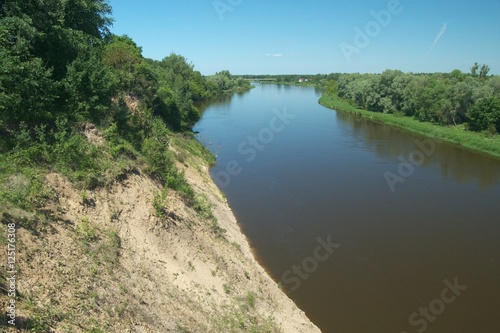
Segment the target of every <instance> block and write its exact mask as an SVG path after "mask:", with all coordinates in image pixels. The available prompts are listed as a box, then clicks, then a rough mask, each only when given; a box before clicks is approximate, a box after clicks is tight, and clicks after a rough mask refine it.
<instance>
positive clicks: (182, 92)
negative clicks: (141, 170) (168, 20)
mask: <svg viewBox="0 0 500 333" xmlns="http://www.w3.org/2000/svg"><path fill="white" fill-rule="evenodd" d="M110 15H111V7H110V6H109V5H108V2H107V1H106V0H78V1H67V0H3V1H2V2H0V154H1V157H2V159H1V160H0V208H3V207H2V203H3V202H5V200H6V201H7V202H10V203H14V204H15V205H18V204H21V203H22V202H30V201H33V202H42V201H43V200H38V199H36V200H35V199H33V200H31V199H29V198H30V197H31V196H33V195H32V192H31V190H33V191H34V192H33V193H37V195H34V197H37V198H38V195H42V194H43V191H41V190H40V187H39V186H34V185H33V184H42V183H43V181H42V179H43V172H46V171H47V170H53V171H56V172H61V173H63V174H64V175H66V176H68V177H69V178H70V179H71V180H73V181H74V182H76V183H77V184H80V186H82V187H83V188H93V187H96V186H102V185H104V184H105V182H106V179H107V178H106V177H108V179H112V177H113V175H115V176H116V174H119V173H120V172H122V171H120V170H122V169H123V168H125V169H126V168H134V167H135V166H134V165H137V163H135V162H132V161H135V160H139V161H142V162H145V163H146V164H147V168H146V171H147V172H148V173H149V174H150V175H151V176H153V177H156V178H157V179H159V180H160V181H161V182H163V183H164V184H165V185H166V186H167V187H170V188H174V189H177V190H179V191H180V192H181V193H183V194H184V195H185V197H186V199H188V200H191V201H192V200H193V199H194V198H193V192H192V190H191V189H190V187H189V186H188V185H187V183H186V182H185V180H184V178H183V176H182V174H180V173H179V172H178V171H177V169H176V167H175V159H174V157H173V155H172V152H171V150H170V149H169V148H168V147H169V144H170V143H171V142H172V141H173V140H176V138H182V139H179V140H182V141H183V142H184V141H185V139H184V138H187V137H190V138H191V139H193V138H192V136H191V135H190V134H189V133H184V132H189V130H190V128H191V126H192V125H193V124H194V123H195V122H196V121H197V120H198V119H199V118H200V111H199V110H198V109H197V108H196V107H195V103H196V102H198V101H202V100H205V99H207V98H210V97H214V96H218V95H221V94H226V93H233V92H241V91H246V90H248V89H250V84H249V82H248V81H245V80H242V79H238V78H235V77H233V76H232V75H231V74H230V73H229V72H228V71H222V72H220V73H217V74H215V75H214V76H211V77H204V76H202V75H201V73H200V72H198V71H196V70H195V69H194V67H193V65H192V64H190V63H188V62H187V60H186V59H185V58H184V57H182V56H179V55H176V54H171V55H169V56H167V57H165V58H164V59H163V60H161V61H155V60H150V59H146V58H144V57H143V55H142V49H141V48H140V47H139V46H138V45H137V44H136V43H135V42H134V41H133V40H132V39H130V38H129V37H127V36H116V35H113V34H111V33H110V30H109V28H110V26H111V23H112V18H111V16H110ZM93 131H94V132H96V131H97V133H101V134H100V135H101V136H102V139H99V138H97V141H101V142H100V143H99V142H98V143H96V142H92V140H96V138H94V139H92V138H90V137H89V133H91V132H93ZM182 133H184V134H182ZM102 141H104V142H105V143H104V144H103V143H102ZM134 163H135V164H134ZM140 163H141V162H139V164H140ZM12 175H17V176H16V177H18V178H19V177H21V178H22V179H26V182H25V183H23V185H22V186H20V187H18V186H14V185H12V184H11V183H10V181H9V179H10V178H11V176H12ZM32 185H33V186H32ZM30 193H31V194H30ZM42 196H43V195H42ZM15 198H17V199H15ZM40 205H41V204H36V205H31V206H30V207H31V209H35V210H36V209H37V208H39V207H40ZM24 208H28V207H24Z"/></svg>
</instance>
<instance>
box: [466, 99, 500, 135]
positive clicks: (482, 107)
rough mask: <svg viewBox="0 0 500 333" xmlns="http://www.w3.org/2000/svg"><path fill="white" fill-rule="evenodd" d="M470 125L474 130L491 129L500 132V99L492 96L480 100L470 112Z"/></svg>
mask: <svg viewBox="0 0 500 333" xmlns="http://www.w3.org/2000/svg"><path fill="white" fill-rule="evenodd" d="M468 116H469V127H470V129H471V130H473V131H484V130H490V131H492V132H496V133H500V99H499V98H497V97H491V98H487V99H484V100H481V101H479V102H478V103H477V104H476V105H475V106H474V107H473V108H472V109H471V110H470V111H469V112H468Z"/></svg>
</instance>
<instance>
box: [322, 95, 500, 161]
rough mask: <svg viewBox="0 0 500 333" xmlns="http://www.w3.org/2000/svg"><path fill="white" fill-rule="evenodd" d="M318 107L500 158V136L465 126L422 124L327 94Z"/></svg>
mask: <svg viewBox="0 0 500 333" xmlns="http://www.w3.org/2000/svg"><path fill="white" fill-rule="evenodd" d="M319 103H320V104H321V105H323V106H325V107H327V108H330V109H334V110H337V111H342V112H347V113H352V114H354V115H356V116H359V117H363V118H367V119H370V120H373V121H376V122H380V123H384V124H387V125H390V126H394V127H398V128H402V129H405V130H408V131H411V132H413V133H417V134H421V135H424V136H426V137H430V138H435V139H439V140H443V141H446V142H449V143H453V144H457V145H460V146H462V147H464V148H467V149H469V150H473V151H477V152H481V153H485V154H488V155H490V156H493V157H496V158H500V135H493V136H491V135H488V134H486V133H478V132H471V131H467V130H466V129H465V128H464V127H463V126H441V125H437V124H432V123H427V122H421V121H418V120H416V119H414V118H412V117H405V116H398V115H394V114H387V113H380V112H373V111H367V110H362V109H358V108H357V107H355V106H353V105H351V104H350V103H349V102H347V101H345V100H342V99H340V98H339V97H337V96H332V95H328V94H326V93H324V94H323V96H321V98H320V100H319Z"/></svg>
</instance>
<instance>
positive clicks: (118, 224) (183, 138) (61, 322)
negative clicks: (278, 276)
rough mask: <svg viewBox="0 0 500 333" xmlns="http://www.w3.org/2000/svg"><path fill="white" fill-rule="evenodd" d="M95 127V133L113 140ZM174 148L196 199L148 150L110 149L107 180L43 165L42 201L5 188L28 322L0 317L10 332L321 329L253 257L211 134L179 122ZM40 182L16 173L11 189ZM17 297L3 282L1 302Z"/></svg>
mask: <svg viewBox="0 0 500 333" xmlns="http://www.w3.org/2000/svg"><path fill="white" fill-rule="evenodd" d="M87 127H91V130H88V131H86V132H85V136H86V137H87V139H88V140H89V142H91V144H92V145H96V147H97V146H99V147H106V146H107V145H108V144H109V142H107V139H106V137H105V135H104V134H103V132H101V131H100V129H98V128H96V127H93V126H87ZM102 149H105V148H102ZM169 149H170V151H171V152H172V154H173V156H174V157H175V165H176V168H177V169H178V170H179V171H180V172H182V174H183V177H184V178H185V179H186V181H187V183H188V184H189V186H190V188H192V190H193V193H194V194H193V195H194V198H196V199H195V200H196V203H195V204H194V205H193V204H192V203H191V204H190V203H189V201H186V199H185V196H184V195H183V193H181V192H179V191H177V190H173V189H167V188H166V187H165V186H164V185H163V184H162V183H161V181H158V179H156V178H155V177H151V176H150V175H149V174H148V172H147V170H148V165H147V164H146V163H145V162H144V161H143V160H142V159H141V158H140V156H136V157H134V159H130V160H129V159H127V158H126V157H123V158H122V159H118V160H115V159H112V162H111V160H109V161H108V160H104V161H102V163H106V162H109V163H111V164H109V167H110V171H111V172H110V173H109V175H106V179H105V185H103V186H97V187H94V188H88V189H84V190H82V189H81V188H79V187H78V186H77V184H75V183H74V182H72V181H71V180H70V179H69V178H68V177H67V176H66V175H64V174H62V173H59V172H56V171H54V170H45V169H44V168H38V169H37V174H38V176H39V181H40V182H41V183H40V184H39V186H40V189H37V193H38V192H40V193H42V194H43V196H44V197H46V199H45V200H44V201H43V204H42V205H41V206H40V208H38V209H36V210H35V211H30V210H23V209H21V208H19V207H15V206H13V205H12V203H11V202H9V201H5V200H0V220H1V222H2V223H0V245H1V246H2V247H4V248H7V233H8V232H9V233H14V232H15V241H16V247H15V249H16V254H15V260H16V261H15V267H16V270H17V275H16V276H15V278H16V286H15V291H16V293H17V295H18V297H17V298H16V304H15V310H13V312H14V313H15V320H14V323H15V325H16V327H17V328H14V327H12V326H11V325H10V324H7V323H6V322H5V321H0V329H2V332H4V331H5V332H18V331H20V330H29V331H30V332H40V333H42V332H49V331H50V332H82V333H83V332H103V333H104V332H148V333H151V332H273V333H274V332H275V333H286V332H306V333H319V332H320V330H319V329H318V328H317V327H316V326H315V325H314V324H312V323H311V322H310V320H309V319H308V318H307V317H306V315H305V314H304V312H303V311H301V310H300V309H299V308H298V307H297V306H296V305H295V303H294V302H293V301H292V300H291V299H289V298H288V296H287V295H286V294H285V293H284V292H283V291H282V290H281V289H280V287H279V286H278V284H277V283H276V282H275V281H273V280H272V278H271V277H270V276H269V275H268V274H267V273H266V271H265V269H264V268H262V267H261V266H260V265H259V263H258V262H257V261H256V260H255V259H254V256H253V253H252V251H251V248H250V246H249V243H248V241H247V239H246V237H245V235H244V234H243V233H242V231H241V229H240V227H239V225H238V223H237V221H236V218H235V216H234V215H233V212H232V211H231V208H230V207H229V206H228V203H227V201H226V199H225V198H224V196H223V195H222V194H221V192H220V191H219V189H218V188H217V186H216V185H215V183H214V182H213V181H212V179H211V178H210V173H209V166H210V165H211V159H210V158H207V157H206V156H205V155H206V154H205V153H206V152H205V150H204V149H203V147H202V146H201V144H200V143H198V142H197V141H196V140H195V139H194V137H192V136H189V135H182V134H178V135H173V136H172V142H171V145H170V146H169ZM110 158H111V157H110ZM31 182H33V180H32V179H30V178H28V177H27V176H26V175H25V174H23V173H21V172H20V171H17V172H14V173H12V174H8V175H6V180H5V181H3V182H2V183H0V193H3V192H5V191H10V192H12V193H13V194H15V193H17V191H19V190H22V189H24V188H25V187H27V186H29V184H30V183H31ZM2 191H3V192H2ZM4 194H5V193H4ZM4 197H5V195H3V196H0V199H2V198H4ZM8 228H9V229H8ZM9 239H10V237H9ZM2 253H3V252H2ZM6 254H7V252H5V253H3V254H2V255H0V278H1V281H6V277H7V274H8V273H7V271H8V270H10V269H7V267H6V263H7V257H6ZM9 256H10V254H9ZM9 260H10V259H9ZM9 262H10V261H9ZM0 288H1V289H2V290H4V291H5V290H7V289H6V285H5V283H4V282H3V283H0ZM11 302H12V298H11V297H10V296H9V295H8V294H7V292H2V293H1V294H0V306H1V307H2V308H4V309H7V307H8V305H9V304H11Z"/></svg>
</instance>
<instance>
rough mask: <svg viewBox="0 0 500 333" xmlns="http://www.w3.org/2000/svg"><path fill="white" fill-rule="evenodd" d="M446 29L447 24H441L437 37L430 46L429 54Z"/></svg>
mask: <svg viewBox="0 0 500 333" xmlns="http://www.w3.org/2000/svg"><path fill="white" fill-rule="evenodd" d="M447 27H448V23H443V26H442V27H441V31H439V33H438V35H437V36H436V39H435V40H434V43H433V44H432V46H431V48H430V49H429V52H431V51H432V50H433V49H434V47H436V45H437V43H438V42H439V40H440V39H441V37H443V35H444V33H445V32H446V28H447Z"/></svg>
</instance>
